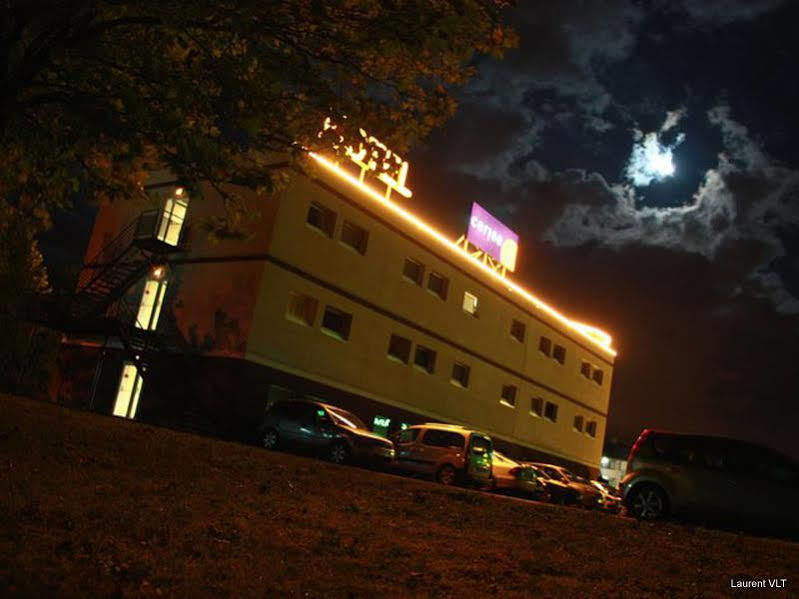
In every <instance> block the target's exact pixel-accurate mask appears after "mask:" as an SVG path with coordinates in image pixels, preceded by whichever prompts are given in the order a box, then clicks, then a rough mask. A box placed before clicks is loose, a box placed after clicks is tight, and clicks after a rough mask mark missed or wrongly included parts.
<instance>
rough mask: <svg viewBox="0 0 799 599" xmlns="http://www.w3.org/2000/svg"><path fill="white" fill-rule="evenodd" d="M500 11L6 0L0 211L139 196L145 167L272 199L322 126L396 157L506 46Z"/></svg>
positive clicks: (508, 38) (443, 6) (478, 6)
mask: <svg viewBox="0 0 799 599" xmlns="http://www.w3.org/2000/svg"><path fill="white" fill-rule="evenodd" d="M506 4H507V3H506V2H504V1H502V0H381V1H379V2H378V1H376V0H324V1H322V0H293V1H285V0H235V1H230V0H221V1H220V0H183V1H181V2H164V1H163V0H139V1H136V0H83V1H81V0H61V1H59V2H51V1H50V0H7V1H6V2H4V3H3V5H4V8H2V9H0V19H1V20H0V89H2V90H3V96H2V104H0V198H5V199H6V201H7V202H9V203H11V204H13V206H14V208H15V210H17V211H18V213H19V214H20V215H23V216H24V217H25V219H27V221H29V222H31V223H39V224H40V225H46V224H47V219H48V215H49V214H50V211H51V210H52V209H53V208H58V207H63V206H65V205H66V203H67V202H68V201H69V198H70V196H71V195H72V194H75V193H83V194H89V195H91V196H92V197H94V198H130V197H136V196H139V195H141V194H142V193H143V191H142V187H141V183H142V181H143V180H144V178H145V174H146V172H148V171H150V170H154V169H157V168H169V169H171V170H172V171H174V172H175V173H176V174H178V176H179V177H181V178H182V179H183V180H184V181H186V182H187V184H189V185H191V183H192V182H196V181H199V180H204V181H208V182H210V183H211V184H212V185H214V186H216V187H217V188H219V189H221V186H222V185H223V184H224V183H237V184H242V185H245V186H247V187H251V188H254V189H257V190H259V191H262V192H269V191H270V190H272V189H274V187H275V185H276V184H279V183H280V182H281V181H283V180H284V179H285V177H286V175H287V172H288V171H287V168H288V167H289V166H290V165H292V164H300V163H301V162H302V158H303V155H304V152H303V148H313V147H314V143H315V140H316V133H317V131H318V130H319V128H320V125H321V123H322V121H323V120H324V118H325V117H326V116H328V115H330V114H331V113H332V114H347V115H348V116H349V118H350V119H351V121H350V122H354V123H358V124H359V125H360V126H362V127H363V128H365V129H367V130H369V131H370V132H373V133H374V134H375V135H377V136H378V137H380V138H381V139H384V140H385V141H386V142H388V143H390V144H391V145H392V147H395V148H397V150H403V149H405V148H407V147H408V145H409V144H410V143H412V142H413V141H414V140H419V139H421V138H423V137H424V136H425V135H426V134H427V133H428V132H429V131H430V130H431V129H432V128H433V127H435V126H437V125H440V124H441V123H442V122H443V121H444V120H445V119H446V118H447V117H448V116H450V115H451V114H452V113H453V111H454V110H455V101H454V100H453V97H452V95H451V90H452V89H453V87H454V86H457V85H459V84H462V83H464V82H465V81H466V80H467V79H468V78H469V77H470V76H471V74H472V67H471V66H470V64H472V63H473V61H474V58H475V56H477V55H478V54H490V55H494V56H499V55H501V54H502V52H503V51H504V50H505V49H507V48H509V47H511V46H512V45H513V44H514V42H515V39H514V35H513V33H512V32H511V31H510V30H509V29H508V28H507V27H506V26H505V25H504V24H503V22H502V14H503V11H504V9H505V8H506ZM223 199H224V200H225V201H226V207H227V208H228V216H229V218H228V219H224V222H220V223H219V229H220V230H219V231H217V233H219V234H227V235H233V234H235V232H236V223H237V222H238V221H239V220H240V217H241V214H240V211H241V205H240V204H238V203H237V202H236V201H235V198H234V197H232V196H230V195H228V194H224V193H223Z"/></svg>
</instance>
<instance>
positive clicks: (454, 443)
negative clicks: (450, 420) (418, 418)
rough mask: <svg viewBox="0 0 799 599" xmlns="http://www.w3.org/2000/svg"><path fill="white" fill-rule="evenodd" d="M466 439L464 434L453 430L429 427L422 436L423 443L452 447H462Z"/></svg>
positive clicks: (432, 445)
mask: <svg viewBox="0 0 799 599" xmlns="http://www.w3.org/2000/svg"><path fill="white" fill-rule="evenodd" d="M465 441H466V439H465V438H464V436H463V435H461V434H460V433H455V432H452V431H439V430H435V429H428V430H427V431H425V434H424V437H422V443H424V444H425V445H430V446H431V447H452V448H458V449H462V448H463V444H464V442H465Z"/></svg>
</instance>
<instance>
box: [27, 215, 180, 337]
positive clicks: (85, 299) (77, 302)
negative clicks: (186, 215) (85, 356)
mask: <svg viewBox="0 0 799 599" xmlns="http://www.w3.org/2000/svg"><path fill="white" fill-rule="evenodd" d="M161 214H162V213H161V212H160V211H159V210H147V211H144V212H142V213H141V214H139V215H138V216H137V217H136V218H135V219H133V220H132V221H131V222H130V223H128V225H127V226H126V227H125V228H124V229H122V231H121V232H120V233H119V235H117V237H116V238H114V239H113V240H112V241H111V242H110V243H108V244H107V245H106V246H105V247H103V248H102V249H101V250H100V251H99V252H98V253H97V254H96V255H95V256H93V257H92V258H91V259H90V260H88V261H87V262H86V263H85V264H84V265H83V268H82V270H81V273H80V277H79V279H78V285H77V291H76V292H75V293H74V294H69V295H59V294H46V295H37V296H34V297H32V298H31V302H30V304H29V310H28V319H29V320H31V321H32V322H35V323H37V324H41V325H44V326H47V327H50V328H53V329H56V330H60V331H64V332H68V333H77V334H92V333H94V334H108V333H110V332H112V331H109V330H108V326H109V324H110V323H109V322H108V315H107V312H108V309H109V308H110V307H111V306H112V305H113V304H114V302H116V301H118V300H119V299H120V298H121V297H122V296H123V295H124V294H125V293H126V292H127V291H128V289H130V287H131V286H133V285H134V284H135V283H136V282H137V281H139V280H140V279H141V278H142V277H143V276H144V275H145V274H146V273H147V271H148V270H149V269H151V268H153V267H154V266H157V265H162V264H166V263H168V261H169V259H170V258H171V257H174V256H175V255H180V254H183V253H185V252H186V251H187V249H188V241H189V234H188V232H189V230H190V229H189V227H188V223H184V226H183V228H182V231H181V235H180V239H179V240H178V241H177V244H171V243H167V242H165V241H164V240H162V239H160V238H159V235H158V233H159V228H160V227H161ZM112 328H113V326H112Z"/></svg>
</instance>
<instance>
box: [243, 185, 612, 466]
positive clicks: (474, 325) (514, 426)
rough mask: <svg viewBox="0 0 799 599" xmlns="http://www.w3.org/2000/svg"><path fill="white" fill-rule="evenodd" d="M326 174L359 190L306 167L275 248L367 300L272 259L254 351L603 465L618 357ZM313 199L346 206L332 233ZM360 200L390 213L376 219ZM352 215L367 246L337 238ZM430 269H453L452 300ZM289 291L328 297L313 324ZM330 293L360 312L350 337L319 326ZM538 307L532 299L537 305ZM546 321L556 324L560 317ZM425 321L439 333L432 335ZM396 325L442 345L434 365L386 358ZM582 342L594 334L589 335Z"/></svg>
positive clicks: (285, 209) (286, 206) (283, 213)
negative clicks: (567, 331) (540, 403)
mask: <svg viewBox="0 0 799 599" xmlns="http://www.w3.org/2000/svg"><path fill="white" fill-rule="evenodd" d="M323 181H325V182H326V183H327V184H329V185H331V186H333V187H334V188H335V189H337V190H338V191H339V192H341V193H344V194H346V196H347V198H349V199H350V202H348V201H345V199H343V198H342V197H340V196H339V195H336V194H334V193H331V192H330V191H328V190H326V189H323V188H322V187H321V186H319V185H318V184H317V183H316V182H314V181H312V180H310V179H307V178H305V177H297V178H296V180H295V181H294V183H293V184H292V186H291V187H290V188H289V189H288V190H287V191H286V193H285V194H284V196H283V198H282V199H281V201H280V206H279V208H278V210H277V214H276V225H275V228H274V232H273V238H272V243H271V245H270V247H269V253H270V254H271V255H273V256H275V257H276V258H277V259H279V260H280V261H283V262H285V263H288V264H291V265H293V266H294V267H296V268H298V269H300V270H301V271H303V272H304V273H307V274H308V275H310V277H311V278H313V277H315V278H318V279H319V280H320V281H321V282H322V283H327V284H328V286H330V285H332V286H335V287H338V288H341V290H343V291H344V292H345V293H349V294H352V295H353V296H355V297H357V298H361V299H362V300H363V301H362V302H358V301H351V300H349V299H346V298H345V297H342V295H341V294H339V293H337V292H336V291H335V290H331V289H330V288H329V287H326V286H325V285H319V284H316V283H315V282H313V281H312V280H309V279H308V278H306V277H303V276H301V275H299V274H295V273H292V272H288V271H287V270H285V269H283V268H281V267H280V266H277V265H274V264H268V265H267V266H266V267H265V269H264V273H263V276H262V278H261V289H260V294H259V297H258V300H257V304H256V307H255V317H254V321H253V327H252V331H251V334H250V338H249V343H248V347H247V354H248V357H249V358H250V359H252V360H254V361H259V362H263V363H267V364H270V365H284V366H287V367H289V368H292V369H293V371H295V372H297V373H300V374H304V375H306V376H310V377H311V378H317V379H318V380H323V381H325V382H329V383H332V384H336V385H339V386H341V387H344V388H347V389H349V390H352V391H355V392H359V393H362V394H364V395H366V396H369V397H373V398H376V399H378V400H380V401H385V402H387V403H391V404H393V405H397V406H401V407H407V408H410V409H412V410H416V411H420V412H423V413H425V414H428V415H430V416H431V417H438V418H443V419H446V420H454V421H460V422H464V423H470V424H473V425H475V426H478V427H480V428H483V429H485V430H487V431H488V432H490V433H493V434H494V435H496V436H498V437H501V438H504V439H506V440H510V441H514V442H517V443H521V444H523V445H527V446H530V447H533V448H537V449H541V450H545V451H548V452H550V453H553V454H557V455H560V456H562V457H565V458H568V459H572V460H575V461H578V462H582V463H585V464H588V465H592V466H595V467H596V466H598V463H599V458H600V454H601V448H602V440H603V438H604V429H605V417H604V416H603V415H601V414H605V413H607V407H608V401H609V391H610V386H611V379H612V376H611V375H612V372H611V371H612V366H611V365H610V363H608V362H607V361H606V360H610V358H608V357H607V355H603V354H602V352H601V351H600V350H598V349H597V350H596V352H595V353H596V354H598V355H594V354H591V353H590V352H588V351H587V350H586V349H584V348H583V347H580V346H579V345H578V344H577V343H576V342H575V341H573V340H572V339H569V338H568V337H566V336H564V335H563V334H561V333H560V332H557V331H558V330H559V329H562V328H563V327H562V326H561V325H559V323H558V321H556V320H554V319H553V318H551V317H549V316H547V315H545V314H541V315H540V318H541V320H543V321H544V323H542V322H541V321H539V320H537V319H535V318H533V317H532V316H531V315H530V314H529V313H528V312H526V311H524V310H523V309H521V308H520V307H517V306H515V305H513V304H512V303H510V302H509V301H507V299H505V298H503V297H502V295H501V293H500V292H501V291H502V290H501V289H498V288H497V287H498V285H497V283H496V282H495V281H493V280H491V279H490V278H489V276H487V275H485V274H484V273H482V272H480V271H478V269H475V268H474V267H471V266H470V265H469V264H464V263H462V262H461V263H460V266H461V268H462V269H463V270H466V273H465V272H462V270H461V269H459V268H456V267H455V266H454V265H453V263H454V264H458V259H457V257H455V256H452V255H448V254H447V253H446V251H445V250H443V249H441V248H438V247H436V246H435V243H434V242H431V241H430V240H428V239H425V238H424V237H423V236H422V235H421V234H420V233H419V232H416V233H415V234H414V236H413V238H408V237H406V236H404V235H402V234H400V233H398V232H397V231H396V230H395V229H392V228H391V226H390V225H394V226H395V227H396V228H398V229H399V230H400V231H404V232H406V233H411V231H410V230H409V226H408V224H407V223H405V222H402V221H401V220H399V219H398V218H397V217H395V216H393V215H389V214H387V213H386V212H385V210H383V209H382V207H380V206H377V205H376V204H375V203H374V202H373V200H371V199H368V198H364V197H363V196H362V195H360V194H359V192H358V191H357V190H354V189H352V188H349V189H348V188H347V187H346V184H345V183H341V182H340V181H338V180H336V179H332V178H329V177H325V178H324V179H323ZM311 200H315V201H317V202H319V203H321V204H323V205H324V206H326V207H327V208H329V209H332V210H334V211H335V212H336V213H337V219H336V228H335V234H334V236H333V239H331V238H329V237H327V236H326V235H324V234H323V233H321V232H320V231H318V230H316V229H314V228H313V227H311V226H310V225H308V224H306V215H307V212H308V207H309V204H310V201H311ZM351 202H354V203H355V204H356V205H352V203H351ZM363 207H366V208H368V209H369V210H371V211H374V213H375V214H378V215H380V217H381V218H382V219H384V220H385V221H387V222H385V223H382V222H380V221H378V220H377V219H376V218H375V217H374V216H372V215H371V214H369V213H368V212H365V211H364V210H363ZM344 219H348V220H350V221H352V222H354V223H356V224H358V225H359V226H361V227H363V228H365V229H366V230H368V231H369V241H368V246H367V251H366V254H365V255H363V256H362V255H360V254H358V253H357V252H355V251H353V250H352V249H350V248H348V247H346V246H344V245H343V244H342V243H341V242H340V241H339V236H340V233H341V228H342V223H343V222H344ZM419 241H421V242H422V243H421V244H420V243H418V242H419ZM431 250H432V251H431ZM406 257H409V258H412V259H414V260H416V261H418V262H421V263H423V264H424V265H425V267H426V269H425V278H424V281H423V286H422V287H419V286H417V285H415V284H414V283H412V282H410V281H408V280H407V279H405V278H404V277H403V275H402V269H403V265H404V260H405V258H406ZM445 258H448V260H445ZM430 270H434V271H436V272H437V273H439V274H442V275H444V276H446V277H447V278H448V279H449V289H448V294H447V298H446V300H445V301H442V300H441V299H440V298H438V297H437V296H435V295H434V294H432V293H431V292H429V291H428V290H427V289H426V285H427V276H428V274H429V272H430ZM467 273H469V274H467ZM469 275H471V276H469ZM466 290H468V291H470V292H471V293H473V294H474V295H476V296H477V297H478V298H479V302H480V305H479V317H477V318H476V317H474V316H472V315H470V314H468V313H466V312H464V311H463V310H462V307H461V304H462V299H463V292H464V291H466ZM291 291H294V292H301V293H304V294H307V295H309V296H311V297H314V298H316V299H317V300H318V301H319V307H318V310H317V314H316V320H315V323H314V326H313V327H305V326H303V325H299V324H296V323H294V322H291V321H289V320H287V319H286V318H285V312H286V306H287V303H288V299H289V293H290V292H291ZM505 293H507V292H505ZM508 295H510V294H508ZM364 303H366V304H372V306H369V305H364ZM328 304H329V305H332V306H334V307H336V308H339V309H341V310H344V311H346V312H348V313H350V314H352V315H353V321H352V331H351V336H350V339H349V340H348V341H347V342H342V341H339V340H336V339H333V338H331V337H329V336H328V335H325V334H324V333H323V332H321V331H320V330H319V324H320V321H321V318H322V313H323V311H324V307H325V306H326V305H328ZM375 307H378V308H379V309H382V310H385V311H387V312H389V313H390V314H393V315H396V316H397V317H398V318H400V319H407V321H410V322H411V323H416V324H417V325H418V327H419V328H421V329H423V330H419V328H415V327H412V326H406V325H405V324H402V323H401V322H397V320H396V319H394V318H392V317H390V316H387V315H384V314H381V313H380V312H379V311H376V310H375ZM530 310H531V311H532V310H534V309H533V308H532V307H531V308H530ZM512 319H516V320H520V321H522V322H523V323H524V324H525V325H526V337H525V342H524V343H520V342H518V341H516V340H515V339H514V338H512V337H511V336H510V326H511V322H512ZM545 323H549V324H558V326H557V327H556V329H553V328H551V327H550V326H547V324H545ZM428 331H429V332H431V333H433V334H434V335H437V336H438V337H439V338H436V337H435V336H431V335H428V334H427V332H428ZM391 334H397V335H401V336H403V337H406V338H408V339H410V340H411V341H412V342H413V343H414V345H413V349H412V352H411V364H412V359H413V351H414V350H415V347H416V344H422V345H424V346H425V347H428V348H430V349H433V350H434V351H436V352H437V359H436V369H435V372H434V374H432V375H430V374H427V373H425V372H422V371H420V370H419V369H417V368H415V367H413V366H412V365H404V364H400V363H397V362H395V361H392V360H390V359H388V358H387V348H388V342H389V338H390V336H391ZM541 334H544V335H546V336H547V337H549V338H550V339H551V340H552V341H553V343H559V344H561V345H563V346H564V347H566V350H567V355H566V362H565V364H564V365H560V364H559V363H557V362H556V361H555V360H554V359H552V358H547V357H546V356H544V355H543V354H542V353H541V352H539V351H538V340H539V336H540V335H541ZM572 336H575V335H574V333H572ZM583 344H584V345H588V344H590V342H588V341H584V342H583ZM459 346H460V347H461V348H465V349H467V350H471V351H472V352H474V353H476V354H478V355H479V356H480V357H486V358H488V359H489V360H491V361H493V362H494V363H496V364H498V365H500V366H504V367H505V368H506V369H508V370H510V371H513V372H518V373H520V374H521V375H522V376H523V377H526V378H527V379H533V380H535V381H538V382H540V383H543V384H545V385H547V386H549V387H551V388H554V389H556V390H558V391H560V392H561V393H563V394H565V395H567V396H570V397H572V398H575V399H577V400H578V401H580V402H582V403H583V404H585V405H586V406H588V407H590V408H593V409H594V410H596V411H598V412H599V414H598V413H596V412H594V411H591V410H589V409H587V408H585V407H582V406H579V405H576V404H575V403H573V402H571V401H568V400H567V399H565V398H563V397H561V396H559V395H557V394H556V393H552V392H550V391H547V390H545V389H543V388H541V387H540V386H538V385H536V384H535V383H533V382H530V381H529V380H525V379H524V378H521V377H518V376H515V375H514V374H512V373H509V372H507V371H506V370H503V369H502V368H500V367H497V366H496V365H492V364H490V363H488V362H487V361H484V360H482V359H481V358H480V357H476V356H475V355H472V354H470V353H468V352H464V351H462V350H461V349H459ZM583 359H584V360H587V361H589V362H590V363H592V364H593V365H594V366H595V367H601V368H602V370H603V371H604V381H603V384H602V385H601V386H599V385H597V384H596V383H594V382H592V381H590V380H587V379H586V378H585V377H583V376H581V375H580V364H581V361H582V360H583ZM455 360H457V361H459V362H462V363H464V364H468V365H469V366H470V368H471V374H470V383H469V387H468V389H463V388H460V387H458V386H455V385H453V384H452V383H451V382H450V373H451V369H452V364H453V361H455ZM507 384H512V385H515V386H516V387H517V389H518V392H517V399H516V407H515V408H511V407H508V406H505V405H503V404H501V403H500V393H501V389H502V385H507ZM534 395H535V396H539V397H542V398H544V400H545V401H546V400H549V401H553V402H555V403H556V404H557V405H558V419H557V422H556V423H552V422H550V421H548V420H546V419H544V418H538V417H535V416H532V415H531V414H530V399H531V397H532V396H534ZM576 414H580V415H582V416H583V417H584V419H585V421H586V422H587V421H589V420H594V421H596V422H597V435H596V438H591V437H589V436H587V435H586V434H582V433H577V432H575V431H574V430H573V429H572V422H573V419H574V416H575V415H576Z"/></svg>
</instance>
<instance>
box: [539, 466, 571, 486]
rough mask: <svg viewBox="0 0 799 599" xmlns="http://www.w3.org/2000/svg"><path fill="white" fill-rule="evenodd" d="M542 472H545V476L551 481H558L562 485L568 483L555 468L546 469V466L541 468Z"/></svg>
mask: <svg viewBox="0 0 799 599" xmlns="http://www.w3.org/2000/svg"><path fill="white" fill-rule="evenodd" d="M543 471H544V472H546V474H547V476H548V477H549V478H552V479H555V480H558V481H560V482H562V483H563V482H568V481H567V480H566V478H565V477H564V476H563V475H562V474H561V473H560V471H559V470H556V469H555V468H550V467H546V466H545V467H544V468H543Z"/></svg>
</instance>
